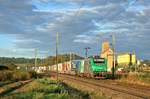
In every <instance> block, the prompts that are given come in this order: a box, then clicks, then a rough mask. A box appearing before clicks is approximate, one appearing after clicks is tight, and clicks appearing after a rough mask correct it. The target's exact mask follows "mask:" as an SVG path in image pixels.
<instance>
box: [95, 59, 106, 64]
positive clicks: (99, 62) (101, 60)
mask: <svg viewBox="0 0 150 99" xmlns="http://www.w3.org/2000/svg"><path fill="white" fill-rule="evenodd" d="M94 63H95V64H96V65H99V64H103V63H105V60H104V58H94Z"/></svg>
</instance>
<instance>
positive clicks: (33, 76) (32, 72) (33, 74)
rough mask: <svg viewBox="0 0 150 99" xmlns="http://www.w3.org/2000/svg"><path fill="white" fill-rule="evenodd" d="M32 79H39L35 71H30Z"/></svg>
mask: <svg viewBox="0 0 150 99" xmlns="http://www.w3.org/2000/svg"><path fill="white" fill-rule="evenodd" d="M29 74H30V76H31V78H37V73H36V72H35V71H29Z"/></svg>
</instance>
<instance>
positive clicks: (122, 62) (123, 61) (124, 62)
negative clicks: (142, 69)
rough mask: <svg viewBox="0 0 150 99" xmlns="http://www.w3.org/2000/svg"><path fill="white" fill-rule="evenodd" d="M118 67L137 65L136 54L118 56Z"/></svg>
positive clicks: (120, 54)
mask: <svg viewBox="0 0 150 99" xmlns="http://www.w3.org/2000/svg"><path fill="white" fill-rule="evenodd" d="M117 64H118V66H129V65H135V64H136V55H135V54H134V53H119V54H118V55H117Z"/></svg>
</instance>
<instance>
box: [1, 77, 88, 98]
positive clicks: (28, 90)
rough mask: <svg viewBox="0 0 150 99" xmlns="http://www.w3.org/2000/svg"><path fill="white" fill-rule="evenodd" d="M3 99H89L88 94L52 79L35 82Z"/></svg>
mask: <svg viewBox="0 0 150 99" xmlns="http://www.w3.org/2000/svg"><path fill="white" fill-rule="evenodd" d="M1 98H3V99H89V95H88V93H85V92H81V91H79V90H77V89H74V88H72V87H70V86H68V85H66V84H65V83H62V82H56V81H54V80H50V79H46V78H45V79H36V80H34V81H33V82H31V83H29V84H27V85H25V86H23V87H21V88H19V89H17V90H15V91H12V92H11V93H8V94H6V95H5V96H3V97H1Z"/></svg>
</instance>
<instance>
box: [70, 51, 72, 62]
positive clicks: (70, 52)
mask: <svg viewBox="0 0 150 99" xmlns="http://www.w3.org/2000/svg"><path fill="white" fill-rule="evenodd" d="M71 61H72V53H71V52H70V62H71Z"/></svg>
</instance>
